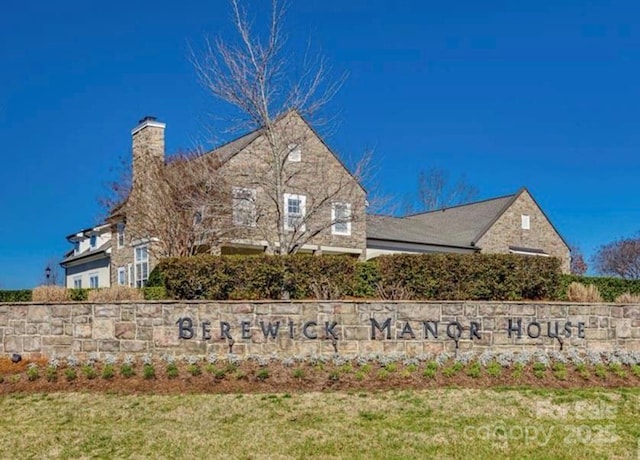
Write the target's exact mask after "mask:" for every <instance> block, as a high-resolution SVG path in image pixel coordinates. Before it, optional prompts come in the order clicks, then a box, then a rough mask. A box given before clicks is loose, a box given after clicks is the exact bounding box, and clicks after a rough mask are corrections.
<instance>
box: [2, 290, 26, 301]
mask: <svg viewBox="0 0 640 460" xmlns="http://www.w3.org/2000/svg"><path fill="white" fill-rule="evenodd" d="M31 300H32V292H31V290H30V289H20V290H15V291H3V290H0V303H2V302H31Z"/></svg>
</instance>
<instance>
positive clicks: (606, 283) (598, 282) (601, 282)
mask: <svg viewBox="0 0 640 460" xmlns="http://www.w3.org/2000/svg"><path fill="white" fill-rule="evenodd" d="M573 282H577V283H582V284H584V285H588V284H592V285H594V286H596V287H597V288H598V291H600V295H601V296H602V300H603V301H605V302H613V301H614V300H615V299H616V298H617V297H619V296H621V295H622V294H625V293H629V294H636V295H640V280H625V279H622V278H611V277H604V276H603V277H599V276H576V275H562V289H561V295H560V298H561V299H562V300H567V299H568V297H567V295H568V288H569V285H570V284H571V283H573Z"/></svg>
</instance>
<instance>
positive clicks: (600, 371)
mask: <svg viewBox="0 0 640 460" xmlns="http://www.w3.org/2000/svg"><path fill="white" fill-rule="evenodd" d="M594 373H595V374H596V377H598V378H600V379H604V378H605V377H606V376H607V368H606V367H605V365H604V364H602V363H599V364H596V368H595V371H594Z"/></svg>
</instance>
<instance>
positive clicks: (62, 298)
mask: <svg viewBox="0 0 640 460" xmlns="http://www.w3.org/2000/svg"><path fill="white" fill-rule="evenodd" d="M32 299H33V301H34V302H68V301H69V300H71V298H70V296H69V290H68V289H67V288H65V287H62V286H38V287H37V288H34V289H33V294H32Z"/></svg>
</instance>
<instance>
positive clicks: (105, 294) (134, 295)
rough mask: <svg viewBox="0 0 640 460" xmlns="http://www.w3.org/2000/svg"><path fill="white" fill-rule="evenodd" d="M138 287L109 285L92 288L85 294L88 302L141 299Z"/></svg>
mask: <svg viewBox="0 0 640 460" xmlns="http://www.w3.org/2000/svg"><path fill="white" fill-rule="evenodd" d="M143 299H144V296H143V293H142V291H141V290H140V289H136V288H134V287H130V286H111V287H108V288H100V289H92V290H90V291H89V292H88V294H87V300H88V301H89V302H120V301H123V300H143Z"/></svg>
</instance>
